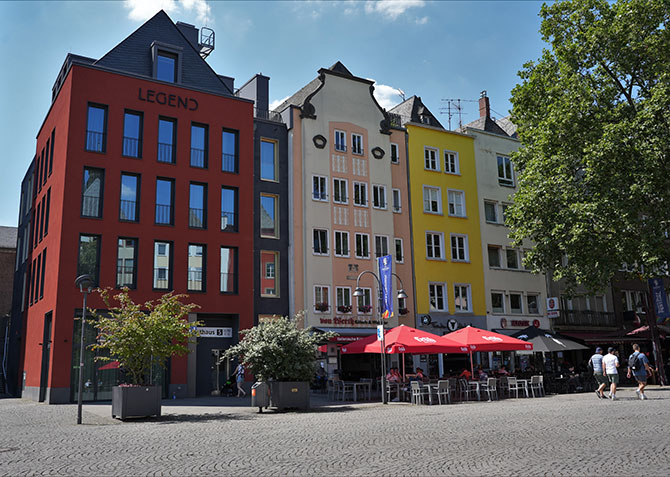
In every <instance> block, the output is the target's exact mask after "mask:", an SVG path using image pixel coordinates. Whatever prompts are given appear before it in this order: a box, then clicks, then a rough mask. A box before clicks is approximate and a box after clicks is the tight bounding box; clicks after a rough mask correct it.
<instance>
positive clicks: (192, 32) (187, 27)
mask: <svg viewBox="0 0 670 477" xmlns="http://www.w3.org/2000/svg"><path fill="white" fill-rule="evenodd" d="M177 28H178V29H179V31H181V32H182V34H183V35H184V36H185V37H186V39H187V40H188V42H189V43H190V44H191V45H193V48H195V49H196V50H198V51H200V47H199V46H198V29H197V28H196V27H195V26H194V25H191V24H189V23H184V22H177Z"/></svg>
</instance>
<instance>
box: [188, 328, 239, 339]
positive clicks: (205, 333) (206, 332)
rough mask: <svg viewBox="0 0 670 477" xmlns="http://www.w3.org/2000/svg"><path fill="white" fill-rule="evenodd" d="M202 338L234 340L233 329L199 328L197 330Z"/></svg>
mask: <svg viewBox="0 0 670 477" xmlns="http://www.w3.org/2000/svg"><path fill="white" fill-rule="evenodd" d="M196 329H197V331H198V334H199V337H200V338H232V337H233V329H232V328H215V327H211V326H198V328H196Z"/></svg>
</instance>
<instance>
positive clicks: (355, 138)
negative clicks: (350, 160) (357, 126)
mask: <svg viewBox="0 0 670 477" xmlns="http://www.w3.org/2000/svg"><path fill="white" fill-rule="evenodd" d="M351 152H352V153H353V154H358V155H359V156H360V155H362V154H363V136H361V135H360V134H352V135H351Z"/></svg>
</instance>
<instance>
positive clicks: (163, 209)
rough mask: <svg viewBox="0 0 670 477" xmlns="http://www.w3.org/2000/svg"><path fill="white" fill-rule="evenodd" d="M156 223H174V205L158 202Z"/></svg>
mask: <svg viewBox="0 0 670 477" xmlns="http://www.w3.org/2000/svg"><path fill="white" fill-rule="evenodd" d="M156 223H157V224H167V225H172V206H171V205H161V204H156Z"/></svg>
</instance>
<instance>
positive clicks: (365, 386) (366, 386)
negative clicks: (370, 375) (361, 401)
mask: <svg viewBox="0 0 670 477" xmlns="http://www.w3.org/2000/svg"><path fill="white" fill-rule="evenodd" d="M351 384H353V385H354V401H358V388H362V390H363V393H364V394H363V396H365V392H366V391H367V395H368V401H371V400H372V383H371V382H370V381H358V382H354V383H351Z"/></svg>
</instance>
